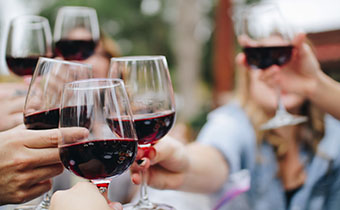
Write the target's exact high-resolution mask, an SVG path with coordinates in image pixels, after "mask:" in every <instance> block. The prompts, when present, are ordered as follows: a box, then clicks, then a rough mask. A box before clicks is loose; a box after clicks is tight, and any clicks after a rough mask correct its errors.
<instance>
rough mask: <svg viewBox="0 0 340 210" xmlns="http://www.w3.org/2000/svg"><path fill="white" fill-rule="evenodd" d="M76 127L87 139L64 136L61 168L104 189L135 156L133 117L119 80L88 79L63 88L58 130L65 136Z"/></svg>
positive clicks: (124, 169) (125, 168)
mask: <svg viewBox="0 0 340 210" xmlns="http://www.w3.org/2000/svg"><path fill="white" fill-rule="evenodd" d="M110 119H115V123H113V121H112V120H110ZM76 127H82V128H86V129H87V130H88V135H87V136H86V138H84V137H83V136H80V138H75V137H73V136H72V138H65V135H63V138H62V142H60V144H59V154H60V159H61V161H62V163H63V165H64V166H65V168H67V169H68V170H70V171H71V172H73V173H74V174H76V175H77V176H80V177H83V178H86V179H89V180H92V181H93V182H94V183H97V182H98V183H100V187H104V184H105V183H106V186H105V188H107V186H108V184H109V182H110V180H107V178H109V177H113V176H116V175H119V174H122V173H123V172H124V171H126V170H127V169H128V168H129V166H130V165H131V164H132V163H133V161H134V159H135V157H136V154H137V137H136V133H135V129H134V124H133V117H132V113H131V109H130V106H129V101H128V99H127V95H126V92H125V88H124V84H123V82H122V80H119V79H90V80H80V81H76V82H71V83H68V84H66V85H65V88H64V92H63V99H62V103H61V111H60V130H61V131H62V133H65V132H67V131H68V129H74V128H76ZM65 128H67V129H66V130H65ZM116 131H119V132H116Z"/></svg>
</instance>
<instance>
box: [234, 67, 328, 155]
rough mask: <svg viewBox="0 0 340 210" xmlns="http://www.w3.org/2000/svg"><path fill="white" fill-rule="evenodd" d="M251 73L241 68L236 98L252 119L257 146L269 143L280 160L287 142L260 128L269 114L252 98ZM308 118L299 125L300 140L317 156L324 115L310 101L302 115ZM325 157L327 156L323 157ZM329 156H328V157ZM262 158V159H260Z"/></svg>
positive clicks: (237, 74) (322, 134)
mask: <svg viewBox="0 0 340 210" xmlns="http://www.w3.org/2000/svg"><path fill="white" fill-rule="evenodd" d="M250 83H251V79H250V73H249V71H248V70H247V69H245V68H242V67H239V68H238V69H237V71H236V88H235V96H234V97H235V98H236V100H237V101H238V102H239V103H240V105H241V107H242V108H243V109H244V110H245V112H246V113H247V115H248V116H249V118H250V121H251V123H252V125H253V127H254V129H255V134H256V141H257V145H258V146H260V145H261V144H262V143H263V141H264V140H265V141H267V142H268V143H269V144H270V145H272V146H273V147H274V150H275V152H276V156H277V158H278V159H280V158H281V157H284V155H285V154H286V152H287V147H286V144H285V143H286V142H287V140H285V139H281V138H280V137H279V136H277V135H276V134H275V133H274V132H273V131H271V130H266V131H263V130H261V129H260V126H261V125H262V124H263V123H265V122H266V121H268V120H269V117H270V116H268V114H266V113H265V111H264V110H263V108H261V107H259V106H258V105H257V104H256V103H255V102H254V101H253V100H252V99H251V97H250ZM299 114H301V115H305V116H307V117H308V119H309V120H308V122H307V123H304V124H301V125H299V130H298V139H299V141H301V143H303V144H304V145H305V146H307V148H308V149H310V151H312V152H313V154H317V153H318V150H317V147H318V144H319V142H320V141H321V139H322V137H323V136H324V130H325V127H324V113H323V112H322V111H321V110H320V109H318V108H317V107H315V106H314V105H313V104H312V103H310V101H308V100H306V101H305V102H304V104H303V105H302V106H301V109H300V113H299ZM321 156H323V157H325V155H321ZM326 156H327V155H326ZM259 158H261V157H259Z"/></svg>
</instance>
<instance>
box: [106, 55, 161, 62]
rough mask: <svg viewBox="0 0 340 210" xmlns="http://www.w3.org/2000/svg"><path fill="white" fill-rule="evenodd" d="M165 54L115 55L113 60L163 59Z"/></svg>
mask: <svg viewBox="0 0 340 210" xmlns="http://www.w3.org/2000/svg"><path fill="white" fill-rule="evenodd" d="M163 59H165V56H164V55H139V56H123V57H113V58H111V62H112V61H149V60H150V61H151V60H163Z"/></svg>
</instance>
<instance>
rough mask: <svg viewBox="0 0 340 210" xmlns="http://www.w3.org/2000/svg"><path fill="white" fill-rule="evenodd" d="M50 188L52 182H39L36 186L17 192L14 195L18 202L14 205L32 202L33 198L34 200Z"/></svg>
mask: <svg viewBox="0 0 340 210" xmlns="http://www.w3.org/2000/svg"><path fill="white" fill-rule="evenodd" d="M51 187H52V182H51V181H50V180H46V181H44V182H40V183H38V184H35V185H33V186H30V187H29V188H25V189H21V190H18V191H17V193H16V194H17V195H16V197H17V199H18V201H19V202H16V203H23V202H26V201H29V200H32V199H33V198H36V197H38V196H40V195H42V194H43V193H45V192H47V191H48V190H50V189H51Z"/></svg>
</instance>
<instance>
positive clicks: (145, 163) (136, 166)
mask: <svg viewBox="0 0 340 210" xmlns="http://www.w3.org/2000/svg"><path fill="white" fill-rule="evenodd" d="M149 167H150V160H149V159H148V158H142V159H140V161H135V162H134V163H133V164H132V165H131V168H130V169H131V172H132V173H139V172H140V171H142V170H146V169H148V168H149Z"/></svg>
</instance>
